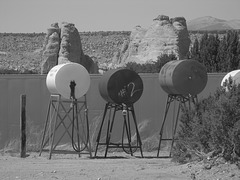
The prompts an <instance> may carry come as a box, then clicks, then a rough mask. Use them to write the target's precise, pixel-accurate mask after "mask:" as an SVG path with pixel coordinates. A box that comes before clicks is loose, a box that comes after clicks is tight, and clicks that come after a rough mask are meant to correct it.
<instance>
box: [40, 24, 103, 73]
mask: <svg viewBox="0 0 240 180" xmlns="http://www.w3.org/2000/svg"><path fill="white" fill-rule="evenodd" d="M51 26H52V27H51V28H49V29H48V31H47V35H46V37H45V46H44V51H43V61H42V65H41V74H47V73H48V72H49V70H50V69H51V68H52V67H54V66H55V65H57V64H62V63H67V62H74V63H79V64H81V65H83V66H84V67H85V68H86V69H87V70H88V72H89V73H98V67H97V63H95V62H94V61H93V60H92V59H91V58H90V57H89V56H87V55H84V53H83V50H82V44H81V39H80V35H79V32H78V30H77V29H76V28H75V26H74V24H72V23H66V22H63V23H62V24H61V27H60V28H59V27H58V24H57V23H54V24H52V25H51Z"/></svg>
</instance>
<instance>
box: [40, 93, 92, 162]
mask: <svg viewBox="0 0 240 180" xmlns="http://www.w3.org/2000/svg"><path fill="white" fill-rule="evenodd" d="M83 98H84V99H83V100H77V99H72V100H66V99H62V98H61V95H59V94H56V95H55V94H53V95H51V97H50V102H49V105H48V111H47V117H46V121H45V125H44V131H43V135H42V141H41V147H40V154H39V156H41V153H42V151H43V150H44V148H45V147H46V145H47V144H49V146H50V147H49V159H51V157H52V153H53V152H54V151H57V150H56V147H57V145H59V143H60V142H61V140H62V138H63V137H64V136H65V134H66V135H68V136H69V137H70V139H71V141H72V147H73V149H74V150H75V151H76V152H77V153H78V155H79V157H80V156H81V154H82V153H83V151H84V150H85V149H86V150H87V151H88V153H89V155H90V157H92V152H91V144H90V138H89V122H88V109H87V101H86V95H85V96H84V97H83ZM81 114H84V117H82V116H81ZM67 120H68V121H67ZM79 125H81V126H80V127H79ZM60 127H63V128H64V130H63V131H61V132H60V131H59V133H58V135H60V134H61V135H60V137H59V138H57V137H56V131H57V130H58V129H59V128H60ZM80 129H81V131H80ZM75 136H76V137H75ZM56 138H57V139H58V140H57V139H56ZM75 139H76V140H75ZM56 140H57V141H56Z"/></svg>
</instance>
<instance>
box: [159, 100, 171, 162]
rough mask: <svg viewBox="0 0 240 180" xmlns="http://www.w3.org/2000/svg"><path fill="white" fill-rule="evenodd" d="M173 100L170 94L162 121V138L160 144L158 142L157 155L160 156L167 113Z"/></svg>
mask: <svg viewBox="0 0 240 180" xmlns="http://www.w3.org/2000/svg"><path fill="white" fill-rule="evenodd" d="M171 101H172V98H171V97H170V96H168V98H167V103H166V107H165V113H164V117H163V123H162V126H161V129H160V133H159V134H160V139H159V144H158V152H157V157H159V152H160V148H161V142H162V134H163V127H164V125H165V121H166V118H167V113H168V110H169V107H170V103H171Z"/></svg>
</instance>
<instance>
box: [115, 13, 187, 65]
mask: <svg viewBox="0 0 240 180" xmlns="http://www.w3.org/2000/svg"><path fill="white" fill-rule="evenodd" d="M190 43H191V40H190V37H189V33H188V30H187V25H186V20H185V18H184V17H176V18H172V19H169V17H168V16H164V15H160V16H158V17H157V18H155V19H154V20H153V23H152V25H151V26H150V27H149V28H148V29H145V28H142V27H141V26H136V27H135V28H134V29H133V31H132V32H131V35H130V41H129V42H128V44H126V43H124V44H123V47H122V49H121V51H120V52H119V53H116V56H115V57H114V61H115V62H116V63H119V64H126V63H128V62H137V63H146V62H152V61H157V59H158V57H159V56H161V55H162V54H171V53H174V54H175V55H176V56H177V57H178V59H184V58H186V55H187V53H188V51H189V46H190ZM126 48H127V49H126Z"/></svg>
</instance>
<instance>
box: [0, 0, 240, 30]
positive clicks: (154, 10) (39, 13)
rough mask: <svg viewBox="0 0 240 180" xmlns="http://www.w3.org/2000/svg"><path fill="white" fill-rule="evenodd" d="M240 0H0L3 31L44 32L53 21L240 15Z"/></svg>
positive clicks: (88, 26)
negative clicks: (160, 16) (159, 16)
mask: <svg viewBox="0 0 240 180" xmlns="http://www.w3.org/2000/svg"><path fill="white" fill-rule="evenodd" d="M239 9H240V0H0V33H4V32H7V33H33V32H35V33H41V32H46V31H47V28H49V27H50V25H51V24H52V23H55V22H58V23H59V24H61V22H69V23H73V24H75V27H76V28H77V29H78V31H79V32H84V31H131V30H132V29H133V28H134V27H135V26H137V25H140V26H142V27H144V28H147V27H149V26H150V25H151V23H152V20H153V19H154V18H156V17H157V16H158V15H166V16H169V18H174V17H184V18H185V19H186V21H189V20H192V19H196V18H199V17H204V16H212V17H215V18H218V19H224V20H232V19H240V10H239Z"/></svg>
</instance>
